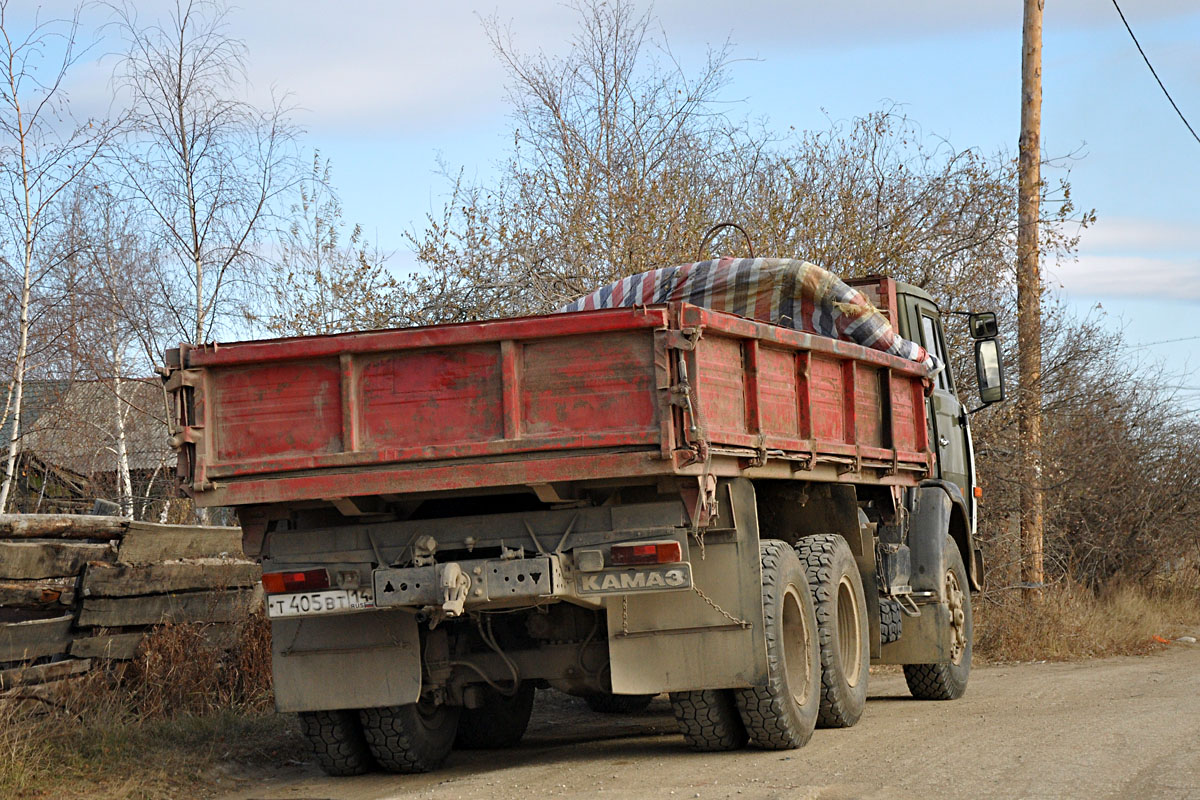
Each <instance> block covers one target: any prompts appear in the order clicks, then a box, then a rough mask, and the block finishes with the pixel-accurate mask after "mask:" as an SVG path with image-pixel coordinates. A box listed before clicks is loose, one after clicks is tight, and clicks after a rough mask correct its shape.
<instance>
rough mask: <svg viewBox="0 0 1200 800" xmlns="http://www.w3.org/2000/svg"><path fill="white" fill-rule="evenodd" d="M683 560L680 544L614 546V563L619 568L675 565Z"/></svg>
mask: <svg viewBox="0 0 1200 800" xmlns="http://www.w3.org/2000/svg"><path fill="white" fill-rule="evenodd" d="M682 560H683V548H682V547H680V546H679V542H676V541H673V540H672V541H667V542H638V543H637V544H614V545H613V547H612V563H613V564H615V565H618V566H632V565H636V564H674V563H675V562H677V561H682Z"/></svg>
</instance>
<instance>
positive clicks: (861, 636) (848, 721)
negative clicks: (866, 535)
mask: <svg viewBox="0 0 1200 800" xmlns="http://www.w3.org/2000/svg"><path fill="white" fill-rule="evenodd" d="M796 554H797V555H798V556H799V557H800V562H801V563H802V564H804V571H805V573H807V575H808V586H809V588H810V589H811V590H812V596H813V605H814V608H815V611H816V614H817V641H818V642H819V643H820V650H821V712H820V715H819V716H818V717H817V724H818V725H820V726H821V727H822V728H849V727H850V726H852V725H853V724H854V723H856V722H858V720H859V718H860V717H862V713H863V709H864V708H865V707H866V705H867V675H868V673H869V671H870V667H871V643H870V640H869V639H868V632H869V629H868V627H867V596H866V594H865V593H864V592H863V585H862V577H860V576H859V574H858V564H857V563H856V562H855V560H854V553H852V552H851V551H850V545H849V544H847V542H846V540H845V539H844V538H842V537H841V536H838V535H837V534H821V535H818V536H805V537H804V538H802V539H801V540H800V541H799V542H797V543H796Z"/></svg>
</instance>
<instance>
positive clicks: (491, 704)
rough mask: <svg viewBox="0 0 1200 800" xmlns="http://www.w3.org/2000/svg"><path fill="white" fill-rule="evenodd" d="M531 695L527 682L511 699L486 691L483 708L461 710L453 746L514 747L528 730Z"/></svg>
mask: <svg viewBox="0 0 1200 800" xmlns="http://www.w3.org/2000/svg"><path fill="white" fill-rule="evenodd" d="M534 691H535V687H534V685H533V683H531V682H530V681H523V682H522V683H521V685H520V686H519V687H518V688H517V693H516V694H515V695H512V696H511V697H510V696H506V695H503V694H500V692H497V691H496V690H495V689H491V688H488V689H487V693H486V694H485V695H484V700H483V705H481V706H480V707H479V708H464V709H463V710H462V713H461V714H460V715H459V717H458V735H457V736H455V738H454V744H455V746H456V747H462V748H464V749H467V750H492V749H500V748H503V747H515V746H516V745H517V743H518V742H520V741H521V737H522V736H524V735H525V729H526V728H528V727H529V716H530V714H532V713H533V695H534Z"/></svg>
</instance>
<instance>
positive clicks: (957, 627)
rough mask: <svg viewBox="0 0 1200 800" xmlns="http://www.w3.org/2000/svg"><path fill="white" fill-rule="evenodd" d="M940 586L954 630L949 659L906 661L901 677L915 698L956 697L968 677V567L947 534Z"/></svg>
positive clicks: (970, 630)
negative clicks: (942, 661)
mask: <svg viewBox="0 0 1200 800" xmlns="http://www.w3.org/2000/svg"><path fill="white" fill-rule="evenodd" d="M945 561H946V563H945V572H944V576H943V579H942V580H943V586H944V587H945V588H944V590H943V591H944V594H945V597H946V601H947V602H948V603H949V605H950V627H951V630H952V632H953V638H952V644H951V648H950V661H948V662H946V663H942V664H905V665H904V680H905V682H906V683H908V690H909V691H910V692H912V696H913V697H915V698H917V699H918V700H957V699H958V698H960V697H962V696H963V694H964V693H965V692H966V691H967V679H968V678H969V677H970V676H971V640H972V638H973V636H974V625H973V623H972V620H971V592H970V584H969V583H967V570H966V567H964V566H963V560H962V555H961V554H960V553H959V552H958V545H957V544H955V542H954V540H953V539H950V538H949V537H947V541H946V556H945Z"/></svg>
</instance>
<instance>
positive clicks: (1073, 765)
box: [221, 644, 1200, 800]
mask: <svg viewBox="0 0 1200 800" xmlns="http://www.w3.org/2000/svg"><path fill="white" fill-rule="evenodd" d="M230 781H232V782H233V784H232V785H234V786H237V787H238V788H237V789H236V791H234V792H233V793H232V794H229V795H228V798H229V800H285V799H286V800H384V798H437V799H438V800H443V798H446V799H449V798H460V797H461V798H489V800H533V798H542V797H567V798H584V797H586V798H610V799H614V800H615V799H617V798H638V799H639V800H640V799H641V798H689V797H690V798H696V797H699V798H746V800H750V799H751V798H788V800H798V799H800V798H887V800H898V799H899V798H908V797H913V798H916V797H939V798H941V797H1003V798H1019V797H1071V798H1109V797H1111V798H1197V799H1198V800H1200V646H1196V645H1182V644H1174V645H1172V646H1171V647H1170V648H1168V649H1167V651H1166V652H1164V653H1161V654H1157V655H1153V656H1148V657H1144V658H1117V659H1107V660H1102V661H1091V662H1086V663H1077V664H1023V665H1018V666H993V667H986V668H980V669H976V670H975V672H974V673H973V674H972V676H971V685H970V688H969V689H968V691H967V695H966V697H964V698H963V699H962V700H959V701H956V702H949V703H937V702H917V701H915V700H912V699H911V698H910V697H909V695H908V691H907V690H906V688H905V686H904V679H903V677H902V676H901V675H899V674H897V673H894V672H893V673H888V674H881V675H872V677H871V701H870V702H869V703H868V704H867V711H866V713H865V714H864V715H863V719H862V721H861V722H859V724H858V725H857V726H856V727H854V728H851V729H849V730H818V731H817V732H816V734H815V735H814V736H813V739H812V741H811V742H810V743H809V745H808V746H807V747H805V748H803V749H801V750H794V751H785V752H764V751H759V750H741V751H738V752H733V753H722V754H715V755H714V754H697V753H692V752H690V751H687V750H685V749H684V748H683V744H682V740H681V739H680V737H679V736H678V735H677V734H676V733H675V724H674V719H673V718H672V716H671V709H670V706H669V705H668V704H667V702H666V700H665V699H659V700H656V701H655V702H654V704H652V705H651V706H650V708H649V709H647V711H645V712H643V713H642V714H639V715H636V716H632V717H622V718H612V717H606V716H603V715H599V714H594V713H592V712H590V711H588V709H587V707H586V706H585V705H584V704H583V703H582V702H581V701H577V700H575V699H574V698H568V697H566V696H564V695H560V694H557V693H553V692H541V693H539V695H538V703H537V706H536V707H535V709H534V718H533V720H532V722H531V723H530V729H529V733H528V734H527V735H526V737H525V739H524V741H523V742H522V744H521V746H520V747H518V748H516V749H513V750H507V751H490V752H485V751H476V752H455V753H453V754H451V756H450V759H449V761H448V762H447V764H446V766H445V767H444V768H443V769H442V770H441V771H440V772H437V773H434V774H433V775H417V776H406V775H387V774H383V773H377V774H373V775H367V776H363V777H360V778H341V779H332V778H326V777H323V776H321V775H320V773H319V772H318V771H317V770H316V768H315V767H311V766H297V767H291V768H285V769H283V770H280V771H278V772H276V773H274V774H271V775H269V776H262V775H258V776H248V775H245V774H241V775H238V774H236V773H235V774H233V775H230V776H228V777H225V778H224V779H222V781H221V783H222V785H225V786H230Z"/></svg>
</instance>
